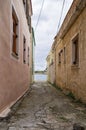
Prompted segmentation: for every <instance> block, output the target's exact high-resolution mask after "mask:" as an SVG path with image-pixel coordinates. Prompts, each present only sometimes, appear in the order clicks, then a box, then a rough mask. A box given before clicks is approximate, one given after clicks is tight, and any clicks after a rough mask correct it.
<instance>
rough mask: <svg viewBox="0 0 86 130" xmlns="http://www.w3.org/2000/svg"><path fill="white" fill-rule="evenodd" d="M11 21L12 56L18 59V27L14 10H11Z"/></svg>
mask: <svg viewBox="0 0 86 130" xmlns="http://www.w3.org/2000/svg"><path fill="white" fill-rule="evenodd" d="M12 21H13V36H12V39H13V40H12V54H13V55H14V56H16V57H18V49H19V43H18V27H19V25H18V18H17V15H16V13H15V10H14V8H12Z"/></svg>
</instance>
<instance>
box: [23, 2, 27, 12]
mask: <svg viewBox="0 0 86 130" xmlns="http://www.w3.org/2000/svg"><path fill="white" fill-rule="evenodd" d="M26 3H27V2H26V0H23V5H24V10H25V13H26Z"/></svg>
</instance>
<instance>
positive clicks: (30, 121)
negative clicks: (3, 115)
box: [0, 82, 86, 130]
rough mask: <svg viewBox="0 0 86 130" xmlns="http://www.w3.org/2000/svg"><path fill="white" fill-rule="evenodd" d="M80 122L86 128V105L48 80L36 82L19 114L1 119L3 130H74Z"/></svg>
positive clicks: (22, 104) (0, 127)
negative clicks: (4, 119)
mask: <svg viewBox="0 0 86 130" xmlns="http://www.w3.org/2000/svg"><path fill="white" fill-rule="evenodd" d="M74 123H79V124H81V125H82V126H84V127H85V128H86V108H85V106H84V105H81V104H78V103H74V102H73V101H72V100H71V99H69V98H68V97H67V96H65V95H64V94H63V93H62V92H61V91H59V90H56V89H55V88H54V87H53V86H51V85H50V84H48V83H45V82H38V83H34V84H33V85H32V90H31V92H30V93H29V94H28V95H27V96H26V97H25V98H24V100H23V101H22V103H21V104H20V106H19V107H18V109H17V111H16V113H15V114H14V115H13V116H12V117H11V118H10V119H9V120H8V121H3V122H0V130H73V124H74Z"/></svg>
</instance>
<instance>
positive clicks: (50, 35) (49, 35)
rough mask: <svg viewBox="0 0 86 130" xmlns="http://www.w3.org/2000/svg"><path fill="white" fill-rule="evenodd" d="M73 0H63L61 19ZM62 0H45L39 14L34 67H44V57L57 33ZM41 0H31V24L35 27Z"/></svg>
mask: <svg viewBox="0 0 86 130" xmlns="http://www.w3.org/2000/svg"><path fill="white" fill-rule="evenodd" d="M72 1H73V0H65V5H64V10H63V15H62V19H61V24H62V21H63V19H64V17H65V15H66V13H67V11H68V9H69V7H70V5H71V3H72ZM62 3H63V0H53V1H52V0H46V1H45V2H44V6H43V10H42V13H41V16H40V20H39V23H38V26H37V28H36V30H35V38H36V47H35V69H45V68H46V57H47V55H48V53H49V50H50V48H51V45H52V43H53V39H54V37H55V35H56V34H57V27H58V23H59V18H60V14H61V9H62ZM41 5H42V0H32V6H33V17H32V25H33V27H34V29H35V27H36V24H37V19H38V16H39V12H40V9H41Z"/></svg>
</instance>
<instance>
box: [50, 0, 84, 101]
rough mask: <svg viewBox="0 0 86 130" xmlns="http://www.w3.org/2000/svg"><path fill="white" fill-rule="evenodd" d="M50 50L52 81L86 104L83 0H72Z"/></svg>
mask: <svg viewBox="0 0 86 130" xmlns="http://www.w3.org/2000/svg"><path fill="white" fill-rule="evenodd" d="M53 50H54V57H55V58H54V59H55V60H54V63H55V73H54V74H55V84H56V85H57V86H59V87H61V89H63V90H64V91H66V92H72V94H73V95H74V96H75V97H76V98H77V99H79V100H82V101H83V102H85V103H86V67H85V66H86V0H74V1H73V3H72V5H71V8H70V9H69V11H68V13H67V15H66V17H65V19H64V22H63V24H62V26H61V28H60V30H59V32H58V34H57V36H56V39H55V40H54V43H53ZM52 74H53V72H52Z"/></svg>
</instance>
